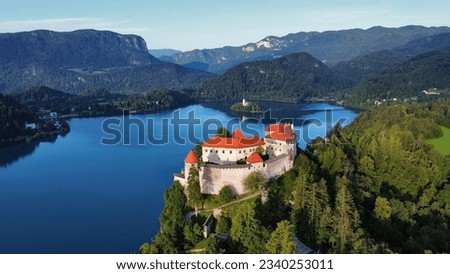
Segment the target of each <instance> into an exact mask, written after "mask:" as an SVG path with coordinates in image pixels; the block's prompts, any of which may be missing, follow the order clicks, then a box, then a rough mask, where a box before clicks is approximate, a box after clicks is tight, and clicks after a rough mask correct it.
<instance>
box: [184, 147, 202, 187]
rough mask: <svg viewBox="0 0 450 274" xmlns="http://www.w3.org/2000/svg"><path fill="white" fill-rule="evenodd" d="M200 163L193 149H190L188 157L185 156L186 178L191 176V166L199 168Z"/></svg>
mask: <svg viewBox="0 0 450 274" xmlns="http://www.w3.org/2000/svg"><path fill="white" fill-rule="evenodd" d="M198 163H199V160H198V157H197V155H195V153H194V151H193V150H190V151H189V153H188V155H187V156H186V158H184V178H185V179H186V181H187V179H188V178H189V171H190V170H191V167H193V166H194V167H196V168H198Z"/></svg>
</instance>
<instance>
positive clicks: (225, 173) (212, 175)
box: [200, 154, 293, 195]
mask: <svg viewBox="0 0 450 274" xmlns="http://www.w3.org/2000/svg"><path fill="white" fill-rule="evenodd" d="M292 165H293V161H291V160H289V159H288V156H287V155H286V154H283V155H280V156H278V157H275V158H272V159H269V160H267V161H266V162H265V163H257V164H252V165H211V164H206V165H204V166H203V167H201V168H200V180H201V189H202V193H205V194H218V193H219V191H220V190H221V189H222V188H223V187H224V186H227V185H228V186H231V187H232V188H233V190H234V192H235V194H237V195H241V194H244V193H245V192H246V191H245V187H244V183H243V181H244V179H245V178H246V177H247V176H248V175H250V173H252V172H255V171H261V172H262V173H263V175H264V177H266V178H267V179H269V178H272V177H275V176H280V175H282V174H284V173H285V172H286V171H287V170H288V169H290V168H292Z"/></svg>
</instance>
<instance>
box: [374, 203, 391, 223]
mask: <svg viewBox="0 0 450 274" xmlns="http://www.w3.org/2000/svg"><path fill="white" fill-rule="evenodd" d="M373 212H374V213H375V216H376V217H377V218H378V219H380V220H387V219H390V218H391V214H392V207H391V204H390V203H389V201H388V200H387V199H386V198H384V197H377V199H376V200H375V209H374V210H373Z"/></svg>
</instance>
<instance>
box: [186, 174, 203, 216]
mask: <svg viewBox="0 0 450 274" xmlns="http://www.w3.org/2000/svg"><path fill="white" fill-rule="evenodd" d="M187 195H188V204H189V205H190V206H193V207H194V208H195V214H196V215H197V211H198V207H199V206H201V204H202V202H203V194H202V191H201V188H200V178H199V173H198V170H197V168H196V167H194V166H192V167H191V168H190V170H189V177H188V185H187Z"/></svg>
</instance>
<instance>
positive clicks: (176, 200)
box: [142, 181, 187, 254]
mask: <svg viewBox="0 0 450 274" xmlns="http://www.w3.org/2000/svg"><path fill="white" fill-rule="evenodd" d="M186 201H187V198H186V196H185V195H184V188H183V186H182V185H181V184H180V182H179V181H175V182H173V184H172V185H171V186H170V187H169V189H167V190H166V192H165V193H164V203H165V206H164V209H163V211H162V213H161V215H160V218H159V219H160V224H161V228H160V231H159V232H158V234H157V235H156V236H155V238H154V239H153V242H152V244H151V245H145V246H143V248H142V251H143V252H150V253H168V254H171V253H181V252H183V251H184V245H183V243H184V241H185V238H184V226H185V220H184V214H183V209H184V206H185V205H186Z"/></svg>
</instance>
